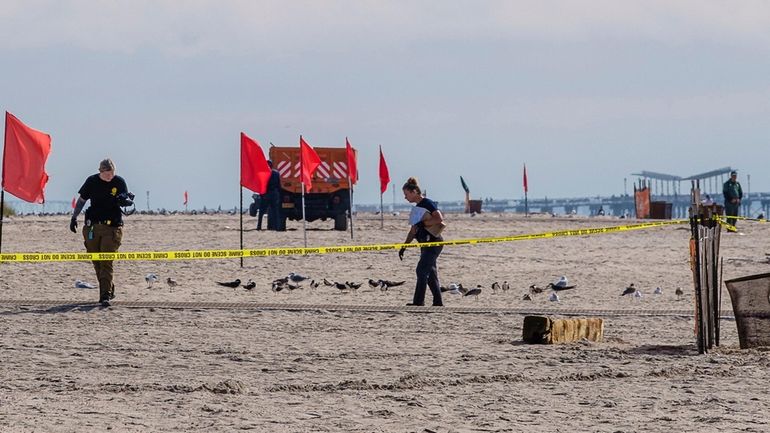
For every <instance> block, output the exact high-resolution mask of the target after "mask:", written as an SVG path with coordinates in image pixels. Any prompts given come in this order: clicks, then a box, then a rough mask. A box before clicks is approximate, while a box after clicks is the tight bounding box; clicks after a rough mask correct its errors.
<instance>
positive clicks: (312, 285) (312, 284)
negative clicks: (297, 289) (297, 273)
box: [310, 280, 321, 289]
mask: <svg viewBox="0 0 770 433" xmlns="http://www.w3.org/2000/svg"><path fill="white" fill-rule="evenodd" d="M320 285H321V283H316V282H315V280H310V287H312V288H314V289H315V288H316V287H318V286H320Z"/></svg>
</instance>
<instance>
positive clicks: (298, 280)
mask: <svg viewBox="0 0 770 433" xmlns="http://www.w3.org/2000/svg"><path fill="white" fill-rule="evenodd" d="M288 278H289V279H290V280H292V281H294V282H295V283H301V282H303V281H305V280H307V279H308V278H309V277H306V276H304V275H300V274H295V273H294V272H289V277H288Z"/></svg>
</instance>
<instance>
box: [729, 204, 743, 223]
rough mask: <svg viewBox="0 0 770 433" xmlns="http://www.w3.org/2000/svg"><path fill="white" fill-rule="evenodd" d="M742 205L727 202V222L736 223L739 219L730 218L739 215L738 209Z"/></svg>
mask: <svg viewBox="0 0 770 433" xmlns="http://www.w3.org/2000/svg"><path fill="white" fill-rule="evenodd" d="M740 208H741V205H740V203H725V215H727V217H728V218H727V224H731V225H733V226H734V225H735V223H736V222H737V221H738V220H736V219H735V218H730V217H731V216H738V211H739V210H740Z"/></svg>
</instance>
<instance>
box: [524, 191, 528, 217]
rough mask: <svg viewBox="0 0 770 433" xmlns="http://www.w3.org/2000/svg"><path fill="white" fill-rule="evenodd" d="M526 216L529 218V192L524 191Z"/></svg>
mask: <svg viewBox="0 0 770 433" xmlns="http://www.w3.org/2000/svg"><path fill="white" fill-rule="evenodd" d="M524 216H525V217H528V216H529V207H528V206H527V191H524Z"/></svg>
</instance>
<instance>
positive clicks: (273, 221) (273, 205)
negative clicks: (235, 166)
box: [258, 161, 286, 231]
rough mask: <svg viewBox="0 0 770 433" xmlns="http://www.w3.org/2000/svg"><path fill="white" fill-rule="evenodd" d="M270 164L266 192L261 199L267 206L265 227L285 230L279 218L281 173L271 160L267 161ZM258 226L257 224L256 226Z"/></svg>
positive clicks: (281, 219) (260, 210)
mask: <svg viewBox="0 0 770 433" xmlns="http://www.w3.org/2000/svg"><path fill="white" fill-rule="evenodd" d="M267 165H269V166H270V179H269V180H268V181H267V192H266V193H265V196H264V197H262V199H263V200H264V201H265V202H266V203H265V204H266V206H267V229H268V230H277V231H285V230H286V227H284V226H283V225H284V224H283V218H281V173H279V172H278V170H276V169H274V168H273V161H267ZM259 212H260V222H261V221H262V214H263V213H262V206H260V208H259ZM258 227H259V226H258Z"/></svg>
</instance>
